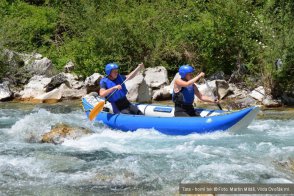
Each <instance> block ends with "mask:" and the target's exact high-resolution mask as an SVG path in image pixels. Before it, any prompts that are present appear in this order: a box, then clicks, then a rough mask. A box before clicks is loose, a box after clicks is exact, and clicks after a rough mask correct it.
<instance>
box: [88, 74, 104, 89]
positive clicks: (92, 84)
mask: <svg viewBox="0 0 294 196" xmlns="http://www.w3.org/2000/svg"><path fill="white" fill-rule="evenodd" d="M102 78H103V75H101V74H99V73H94V74H93V75H91V76H89V77H87V78H86V80H85V86H86V89H87V93H90V92H99V90H100V85H99V83H100V80H101V79H102Z"/></svg>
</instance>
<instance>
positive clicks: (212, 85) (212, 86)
mask: <svg viewBox="0 0 294 196" xmlns="http://www.w3.org/2000/svg"><path fill="white" fill-rule="evenodd" d="M207 83H208V85H209V87H210V88H208V87H207V85H206V84H205V83H203V84H199V85H197V87H198V90H199V92H200V93H201V94H202V95H205V96H209V97H212V96H213V94H214V95H215V94H216V83H215V80H213V81H207ZM199 101H200V100H199V99H198V97H196V96H195V102H196V103H197V102H199Z"/></svg>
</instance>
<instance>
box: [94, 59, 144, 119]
mask: <svg viewBox="0 0 294 196" xmlns="http://www.w3.org/2000/svg"><path fill="white" fill-rule="evenodd" d="M139 66H140V68H144V64H143V63H141V64H139V65H138V67H139ZM118 69H119V66H118V65H117V64H115V63H109V64H107V65H106V66H105V73H106V77H104V78H102V79H101V81H100V91H99V94H100V96H101V97H105V98H108V96H109V98H108V101H109V102H110V103H111V105H112V108H113V112H114V113H124V114H136V115H142V114H143V113H142V112H141V111H140V110H139V109H138V107H137V106H135V105H133V104H131V103H130V102H129V100H128V99H127V97H126V94H127V92H128V90H127V88H126V85H125V84H124V83H123V82H124V81H125V80H126V78H128V80H130V79H132V78H133V77H135V76H136V74H135V73H134V72H137V71H139V69H135V70H134V71H133V72H131V73H130V74H129V75H127V76H124V75H120V74H119V70H118ZM116 89H117V91H116V92H114V91H115V90H116ZM113 92H114V94H113V95H111V94H112V93H113ZM110 95H111V96H110Z"/></svg>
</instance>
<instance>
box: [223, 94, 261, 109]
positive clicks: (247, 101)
mask: <svg viewBox="0 0 294 196" xmlns="http://www.w3.org/2000/svg"><path fill="white" fill-rule="evenodd" d="M254 105H256V101H255V100H254V99H253V98H251V97H245V98H243V99H239V100H237V101H235V102H234V103H230V105H229V106H228V108H229V109H242V108H247V107H249V106H254Z"/></svg>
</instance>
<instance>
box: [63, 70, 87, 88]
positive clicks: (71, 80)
mask: <svg viewBox="0 0 294 196" xmlns="http://www.w3.org/2000/svg"><path fill="white" fill-rule="evenodd" d="M63 74H64V75H65V76H66V77H67V85H68V86H69V87H71V88H73V89H80V88H82V87H84V82H83V81H79V77H78V76H76V75H74V74H71V73H63Z"/></svg>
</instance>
